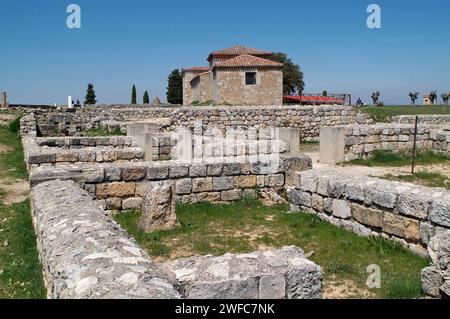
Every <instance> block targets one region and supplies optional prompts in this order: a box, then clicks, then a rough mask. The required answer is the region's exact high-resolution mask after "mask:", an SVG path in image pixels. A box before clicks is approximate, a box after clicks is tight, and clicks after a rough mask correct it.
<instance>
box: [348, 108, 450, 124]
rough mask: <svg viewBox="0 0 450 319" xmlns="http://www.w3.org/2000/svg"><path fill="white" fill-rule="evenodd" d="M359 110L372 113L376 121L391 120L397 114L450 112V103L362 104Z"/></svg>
mask: <svg viewBox="0 0 450 319" xmlns="http://www.w3.org/2000/svg"><path fill="white" fill-rule="evenodd" d="M357 109H358V111H360V112H363V113H367V114H370V115H371V116H372V118H373V119H374V120H375V121H376V122H390V121H391V119H392V117H394V116H397V115H426V114H450V106H449V105H433V106H431V105H430V106H413V105H404V106H402V105H395V106H394V105H393V106H362V107H358V108H357Z"/></svg>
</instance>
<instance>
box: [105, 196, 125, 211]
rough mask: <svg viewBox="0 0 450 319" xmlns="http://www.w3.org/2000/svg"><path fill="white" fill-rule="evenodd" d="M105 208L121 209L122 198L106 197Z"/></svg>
mask: <svg viewBox="0 0 450 319" xmlns="http://www.w3.org/2000/svg"><path fill="white" fill-rule="evenodd" d="M106 209H107V210H121V209H122V199H121V198H114V197H112V198H107V199H106Z"/></svg>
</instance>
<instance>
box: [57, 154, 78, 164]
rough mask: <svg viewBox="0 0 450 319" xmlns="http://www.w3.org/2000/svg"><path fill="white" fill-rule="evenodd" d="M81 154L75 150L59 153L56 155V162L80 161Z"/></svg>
mask: <svg viewBox="0 0 450 319" xmlns="http://www.w3.org/2000/svg"><path fill="white" fill-rule="evenodd" d="M78 160H79V156H78V153H74V152H64V153H57V154H56V157H55V161H56V162H71V163H73V162H78Z"/></svg>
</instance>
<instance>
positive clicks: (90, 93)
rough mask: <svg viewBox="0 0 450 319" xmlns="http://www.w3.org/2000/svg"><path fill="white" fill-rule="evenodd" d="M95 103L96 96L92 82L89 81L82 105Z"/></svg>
mask: <svg viewBox="0 0 450 319" xmlns="http://www.w3.org/2000/svg"><path fill="white" fill-rule="evenodd" d="M96 103H97V100H96V96H95V90H94V84H92V83H89V84H88V87H87V92H86V98H85V101H84V105H93V104H96Z"/></svg>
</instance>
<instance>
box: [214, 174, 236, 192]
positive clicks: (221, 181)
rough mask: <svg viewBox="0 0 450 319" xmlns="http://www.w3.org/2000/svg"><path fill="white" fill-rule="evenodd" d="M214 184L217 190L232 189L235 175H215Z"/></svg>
mask: <svg viewBox="0 0 450 319" xmlns="http://www.w3.org/2000/svg"><path fill="white" fill-rule="evenodd" d="M213 186H214V190H215V191H223V190H230V189H233V187H234V179H233V177H214V178H213Z"/></svg>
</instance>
